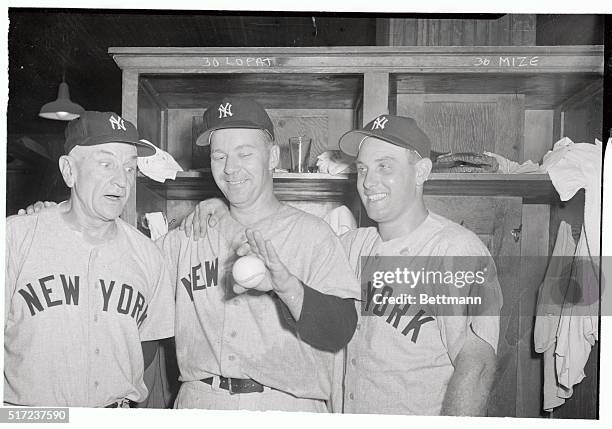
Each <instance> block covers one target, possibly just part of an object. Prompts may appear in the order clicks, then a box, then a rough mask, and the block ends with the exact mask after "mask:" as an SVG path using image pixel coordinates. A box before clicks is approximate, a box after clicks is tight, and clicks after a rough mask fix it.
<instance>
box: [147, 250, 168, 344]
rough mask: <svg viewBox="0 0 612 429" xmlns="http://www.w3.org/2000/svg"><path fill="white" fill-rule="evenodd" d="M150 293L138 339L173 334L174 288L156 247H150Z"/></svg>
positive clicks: (158, 337)
mask: <svg viewBox="0 0 612 429" xmlns="http://www.w3.org/2000/svg"><path fill="white" fill-rule="evenodd" d="M152 250H153V251H154V252H155V257H154V258H152V259H153V264H152V266H151V267H152V272H154V273H155V274H154V275H153V276H151V283H152V285H153V286H152V288H151V294H150V298H149V303H148V306H147V311H146V318H145V319H144V321H143V322H142V325H141V326H140V340H141V341H152V340H159V339H163V338H169V337H173V336H174V316H175V313H174V311H175V310H174V309H175V304H174V288H173V287H172V283H171V281H170V274H169V272H168V268H167V263H166V261H165V260H164V258H163V256H162V254H161V253H160V252H159V250H158V249H155V248H153V249H152Z"/></svg>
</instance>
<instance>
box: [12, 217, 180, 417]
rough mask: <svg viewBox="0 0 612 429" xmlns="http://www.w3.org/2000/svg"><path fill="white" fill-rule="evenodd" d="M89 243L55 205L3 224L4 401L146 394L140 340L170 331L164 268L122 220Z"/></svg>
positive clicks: (71, 402)
mask: <svg viewBox="0 0 612 429" xmlns="http://www.w3.org/2000/svg"><path fill="white" fill-rule="evenodd" d="M116 224H117V235H116V236H115V237H114V238H112V239H111V240H109V241H106V242H104V243H102V244H92V243H90V242H88V240H87V239H86V238H85V237H84V236H83V234H82V233H80V232H77V231H75V230H73V229H71V227H70V226H69V225H68V224H67V223H66V222H65V221H64V220H63V217H62V215H61V213H60V209H58V208H54V209H47V210H44V211H42V212H40V213H38V214H36V215H31V216H13V217H10V218H8V219H7V225H6V233H7V235H6V249H7V251H6V287H5V313H4V314H5V316H4V395H5V396H4V400H5V401H6V402H9V403H11V404H18V405H35V406H87V407H102V406H105V405H108V404H110V403H112V402H115V401H117V400H121V399H123V398H127V399H130V400H133V401H136V402H138V401H142V400H144V399H145V398H146V396H147V389H146V387H145V385H144V382H143V371H144V363H143V355H142V347H141V344H140V343H141V341H148V340H155V339H160V338H166V337H171V336H173V335H174V302H173V301H174V300H173V296H172V293H171V290H170V288H169V286H168V284H169V277H168V271H167V269H166V268H165V263H164V259H163V257H162V255H161V253H160V251H159V249H157V248H156V247H155V244H154V243H153V242H152V241H151V240H149V239H148V238H147V237H145V236H144V235H142V234H141V233H140V232H138V231H137V230H136V229H135V228H133V227H132V226H130V225H128V224H127V223H125V222H124V221H122V220H121V219H117V220H116Z"/></svg>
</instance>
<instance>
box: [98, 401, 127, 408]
mask: <svg viewBox="0 0 612 429" xmlns="http://www.w3.org/2000/svg"><path fill="white" fill-rule="evenodd" d="M132 405H133V402H132V401H130V400H129V399H121V400H119V401H117V402H113V403H112V404H109V405H107V406H105V407H104V408H132Z"/></svg>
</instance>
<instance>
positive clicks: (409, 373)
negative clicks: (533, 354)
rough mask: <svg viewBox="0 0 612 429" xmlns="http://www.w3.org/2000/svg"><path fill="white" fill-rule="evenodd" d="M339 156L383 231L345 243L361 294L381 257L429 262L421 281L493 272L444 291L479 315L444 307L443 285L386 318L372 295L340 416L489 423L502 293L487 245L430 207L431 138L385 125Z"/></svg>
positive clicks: (350, 353) (365, 232) (366, 231)
mask: <svg viewBox="0 0 612 429" xmlns="http://www.w3.org/2000/svg"><path fill="white" fill-rule="evenodd" d="M340 149H341V150H342V151H343V152H344V153H346V154H348V155H351V156H356V157H357V161H356V165H357V190H358V192H359V196H360V197H361V201H362V202H363V205H364V207H365V209H366V211H367V213H368V216H369V217H370V218H371V219H372V220H374V221H375V222H376V223H377V227H376V228H360V229H357V230H354V231H350V232H348V233H347V234H345V235H344V236H343V237H341V241H342V243H343V246H344V248H345V250H346V252H347V255H348V256H349V260H350V261H351V265H352V266H353V267H354V268H355V272H356V274H357V275H360V276H361V279H362V287H363V286H364V283H366V282H367V281H368V280H370V279H369V278H364V277H363V274H364V270H365V267H364V264H368V263H369V262H371V261H376V260H379V261H380V260H381V259H379V258H381V257H382V258H384V257H395V258H398V257H399V259H388V260H390V261H400V262H399V263H402V262H406V261H421V262H422V261H425V263H424V267H423V271H422V272H423V273H425V272H433V273H435V272H436V270H439V269H440V267H444V268H445V270H444V272H445V273H448V272H450V273H451V274H453V273H457V274H458V273H465V272H473V273H479V272H480V273H486V272H487V269H488V270H489V275H486V276H485V277H483V283H482V284H480V283H479V284H476V283H477V282H474V283H473V284H472V285H471V286H465V284H463V283H457V284H458V286H455V285H451V286H450V287H447V288H443V289H442V290H445V291H447V292H450V293H452V294H454V295H455V296H456V297H457V298H463V300H464V301H465V298H466V297H468V296H472V295H475V296H478V297H480V298H481V299H484V300H485V302H484V303H482V304H481V305H482V306H483V307H481V308H477V307H476V306H470V305H465V304H453V303H451V304H448V303H445V302H444V301H442V302H440V301H439V300H438V299H437V296H439V295H434V294H435V290H438V291H439V290H440V289H437V288H439V287H440V286H441V283H440V282H439V281H438V283H436V284H435V285H433V286H432V285H427V284H425V282H421V283H419V284H418V285H416V287H415V286H412V288H411V290H412V291H414V292H415V293H414V294H413V296H414V298H415V299H414V300H413V301H412V302H409V303H395V304H393V302H390V304H388V305H385V307H387V308H386V311H384V310H383V309H382V306H381V305H377V303H380V299H379V300H378V301H377V300H376V299H374V293H373V292H372V289H371V287H370V288H369V289H368V286H369V285H368V286H365V293H364V294H363V295H362V304H363V306H362V312H361V316H362V317H360V321H359V325H358V329H357V331H356V333H355V337H354V338H353V340H352V341H351V343H350V344H349V345H348V347H347V350H346V359H345V368H344V385H343V388H344V408H343V411H344V412H346V413H384V414H417V415H438V414H443V415H484V414H485V411H486V405H487V399H488V394H489V391H490V388H491V384H492V381H493V376H494V373H495V351H496V349H497V341H498V336H499V309H500V308H501V303H502V297H501V289H500V286H499V283H498V281H497V278H496V277H495V275H494V273H492V271H494V265H493V264H492V260H491V257H490V254H489V252H488V250H487V248H486V247H485V246H484V244H483V243H482V241H481V240H480V239H479V238H478V237H477V236H476V235H475V234H474V233H472V232H471V231H469V230H468V229H466V228H464V227H462V226H460V225H458V224H456V223H454V222H451V221H450V220H448V219H446V218H444V217H442V216H439V215H437V214H435V213H432V212H430V211H428V210H427V207H426V206H425V203H424V201H423V184H424V183H425V181H426V180H427V178H428V176H429V173H430V171H431V166H432V163H431V160H430V159H429V154H430V150H431V144H430V141H429V138H428V137H427V136H426V135H425V133H424V132H423V131H422V130H421V129H420V128H419V127H418V126H417V124H416V122H415V121H414V119H412V118H406V117H400V116H392V115H381V116H379V117H378V118H376V119H375V120H373V121H372V122H370V123H369V124H367V125H366V126H365V127H364V128H362V129H359V130H354V131H350V132H348V133H346V134H345V135H343V136H342V137H341V139H340ZM364 256H365V257H369V258H364ZM465 257H469V258H465ZM449 261H450V262H449ZM413 263H415V264H417V265H416V266H419V265H418V262H413ZM381 265H384V264H382V263H381ZM459 268H460V270H459ZM453 270H454V271H453ZM386 287H387V288H389V289H391V290H392V287H390V286H386ZM423 292H425V293H423ZM422 295H425V297H426V299H425V301H426V302H423V301H422V298H421V296H422ZM416 298H418V300H417V299H416ZM431 298H434V301H435V302H434V303H432V302H431ZM427 301H429V302H427ZM457 301H459V300H457ZM459 302H460V301H459ZM484 306H486V308H485V307H484Z"/></svg>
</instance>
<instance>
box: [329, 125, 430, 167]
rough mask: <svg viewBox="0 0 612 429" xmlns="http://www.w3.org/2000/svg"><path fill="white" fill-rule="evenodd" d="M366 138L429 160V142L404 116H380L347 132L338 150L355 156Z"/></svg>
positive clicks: (341, 138) (416, 126) (420, 130)
mask: <svg viewBox="0 0 612 429" xmlns="http://www.w3.org/2000/svg"><path fill="white" fill-rule="evenodd" d="M366 137H375V138H377V139H380V140H384V141H386V142H388V143H391V144H394V145H396V146H400V147H403V148H406V149H410V150H414V151H416V152H417V153H418V154H419V155H421V157H423V158H429V156H430V152H431V142H430V141H429V137H427V135H426V134H425V133H424V132H423V130H422V129H420V128H419V126H418V125H417V123H416V121H415V120H414V119H412V118H408V117H405V116H394V115H380V116H379V117H378V118H376V119H374V120H373V121H371V122H370V123H368V124H367V125H366V126H364V127H363V128H360V129H357V130H352V131H349V132H348V133H345V134H344V135H343V136H342V137H340V143H339V144H340V150H341V151H342V152H344V153H346V154H347V155H350V156H357V154H358V153H359V148H360V147H361V143H362V142H363V141H364V140H365V138H366Z"/></svg>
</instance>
